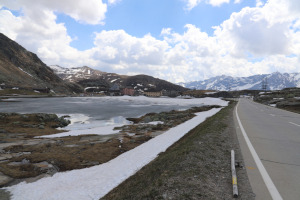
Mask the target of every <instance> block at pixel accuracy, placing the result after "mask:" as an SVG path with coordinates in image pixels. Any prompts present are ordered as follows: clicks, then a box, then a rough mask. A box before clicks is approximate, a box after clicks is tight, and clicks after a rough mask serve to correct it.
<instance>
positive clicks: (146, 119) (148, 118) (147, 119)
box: [143, 116, 152, 123]
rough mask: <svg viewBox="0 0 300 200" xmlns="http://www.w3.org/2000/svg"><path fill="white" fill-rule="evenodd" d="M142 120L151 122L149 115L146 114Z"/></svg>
mask: <svg viewBox="0 0 300 200" xmlns="http://www.w3.org/2000/svg"><path fill="white" fill-rule="evenodd" d="M143 122H144V123H149V122H152V119H151V117H149V116H147V117H145V118H144V119H143Z"/></svg>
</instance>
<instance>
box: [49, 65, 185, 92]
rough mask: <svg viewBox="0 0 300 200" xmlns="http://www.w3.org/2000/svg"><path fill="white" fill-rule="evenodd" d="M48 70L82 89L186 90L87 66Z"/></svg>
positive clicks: (53, 67)
mask: <svg viewBox="0 0 300 200" xmlns="http://www.w3.org/2000/svg"><path fill="white" fill-rule="evenodd" d="M50 68H51V69H52V70H53V71H54V73H55V74H57V75H58V76H59V77H60V78H62V79H63V80H65V81H68V82H73V83H77V84H79V85H81V86H82V87H84V88H88V87H101V88H107V89H108V88H109V87H112V86H113V85H114V84H118V85H119V86H121V87H131V88H133V89H135V90H136V91H139V92H143V91H161V90H166V91H179V92H181V91H185V90H187V89H186V88H184V87H182V86H180V85H176V84H173V83H170V82H168V81H165V80H162V79H158V78H154V77H152V76H148V75H143V74H141V75H135V76H126V75H119V74H116V73H107V72H102V71H100V70H95V69H92V68H90V67H87V66H83V67H76V68H64V67H61V66H58V65H52V66H50Z"/></svg>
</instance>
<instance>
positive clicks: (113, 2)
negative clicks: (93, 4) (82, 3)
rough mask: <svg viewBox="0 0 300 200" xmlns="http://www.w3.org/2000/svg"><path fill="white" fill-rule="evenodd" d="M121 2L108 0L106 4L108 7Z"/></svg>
mask: <svg viewBox="0 0 300 200" xmlns="http://www.w3.org/2000/svg"><path fill="white" fill-rule="evenodd" d="M120 1H121V0H108V4H109V5H115V4H117V3H119V2H120Z"/></svg>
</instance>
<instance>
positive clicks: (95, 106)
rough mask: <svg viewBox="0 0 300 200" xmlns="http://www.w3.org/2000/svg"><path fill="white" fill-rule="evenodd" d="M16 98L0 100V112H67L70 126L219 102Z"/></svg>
mask: <svg viewBox="0 0 300 200" xmlns="http://www.w3.org/2000/svg"><path fill="white" fill-rule="evenodd" d="M11 100H16V101H17V102H1V103H0V112H18V113H55V114H58V115H70V116H71V121H72V124H71V125H69V126H68V127H67V129H69V130H78V129H79V130H80V129H81V130H82V129H90V128H94V127H99V126H111V125H123V124H126V123H128V121H127V120H126V119H125V118H127V117H139V116H142V115H144V114H146V113H150V112H162V111H170V110H180V109H187V108H190V107H193V106H202V105H211V104H220V102H222V101H221V100H220V99H215V98H204V99H179V98H149V97H144V96H140V97H130V96H122V97H64V98H17V99H9V101H11Z"/></svg>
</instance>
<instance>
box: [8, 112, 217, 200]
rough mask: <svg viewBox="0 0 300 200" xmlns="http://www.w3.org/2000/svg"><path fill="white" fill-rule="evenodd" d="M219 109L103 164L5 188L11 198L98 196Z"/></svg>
mask: <svg viewBox="0 0 300 200" xmlns="http://www.w3.org/2000/svg"><path fill="white" fill-rule="evenodd" d="M220 110H221V108H214V109H211V110H209V111H206V112H201V113H197V116H196V117H194V118H192V119H191V120H188V121H186V122H184V123H182V124H180V125H178V126H176V127H174V128H172V129H170V130H168V131H167V132H165V133H164V134H161V135H159V136H157V137H155V138H153V139H151V140H149V141H148V142H146V143H144V144H142V145H140V146H138V147H136V148H134V149H132V150H130V151H128V152H126V153H123V154H121V155H120V156H118V157H117V158H115V159H113V160H111V161H109V162H107V163H104V164H102V165H98V166H94V167H90V168H85V169H80V170H72V171H68V172H61V173H56V174H55V175H54V176H52V177H47V178H43V179H40V180H38V181H36V182H33V183H25V182H22V183H20V184H17V185H14V186H11V187H8V188H5V189H6V190H8V191H10V192H11V194H12V197H11V199H12V200H21V199H22V200H40V199H43V200H56V199H60V200H75V199H76V200H78V199H81V200H91V199H95V200H96V199H97V200H98V199H100V198H101V197H103V196H104V195H106V194H107V193H108V192H109V191H110V190H112V189H113V188H115V187H116V186H118V185H119V184H120V183H122V182H123V181H124V180H126V179H127V178H128V177H130V176H132V175H133V174H135V173H136V172H137V171H138V170H140V169H141V168H142V167H143V166H145V165H147V164H148V163H149V162H151V161H152V160H154V159H155V158H156V157H157V156H158V154H159V153H161V152H164V151H165V150H166V149H167V148H168V147H170V146H171V145H172V144H173V143H174V142H176V141H178V140H179V139H180V138H181V137H183V136H184V135H185V134H186V133H188V132H189V131H190V130H191V129H193V128H194V127H196V126H197V125H198V124H200V123H202V122H203V121H204V120H205V119H206V118H207V117H210V116H212V115H214V114H216V113H217V112H219V111H220Z"/></svg>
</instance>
